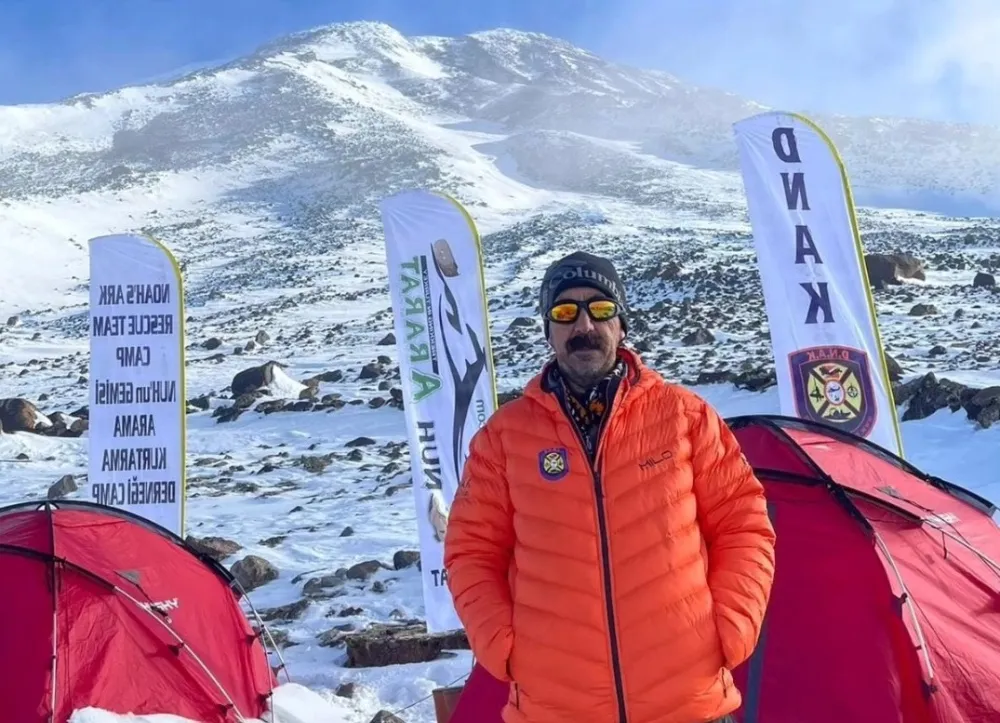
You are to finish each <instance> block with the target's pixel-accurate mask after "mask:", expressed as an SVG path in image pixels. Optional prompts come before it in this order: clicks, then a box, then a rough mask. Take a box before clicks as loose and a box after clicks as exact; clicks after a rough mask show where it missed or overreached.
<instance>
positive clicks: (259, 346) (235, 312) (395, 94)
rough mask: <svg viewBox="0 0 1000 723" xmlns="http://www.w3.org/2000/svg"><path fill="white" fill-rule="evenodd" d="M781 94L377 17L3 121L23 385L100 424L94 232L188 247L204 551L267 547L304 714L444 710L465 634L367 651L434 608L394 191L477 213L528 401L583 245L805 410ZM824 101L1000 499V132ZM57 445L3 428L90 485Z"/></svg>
mask: <svg viewBox="0 0 1000 723" xmlns="http://www.w3.org/2000/svg"><path fill="white" fill-rule="evenodd" d="M763 109H764V108H763V106H761V105H760V104H758V103H755V102H753V101H752V100H747V99H741V98H739V97H737V96H734V95H732V94H729V93H725V92H722V91H715V90H710V89H704V88H697V87H693V86H690V85H687V84H685V83H684V82H682V81H681V80H679V79H677V78H673V77H672V76H669V75H667V74H664V73H660V72H651V71H644V70H639V69H634V68H628V67H623V66H619V65H615V64H613V63H610V62H607V61H605V60H603V59H602V58H600V57H597V56H595V55H593V54H591V53H588V52H586V51H583V50H581V49H579V48H575V47H573V46H571V45H569V44H567V43H565V42H562V41H559V40H556V39H553V38H549V37H546V36H543V35H537V34H530V33H523V32H519V31H511V30H494V31H490V32H486V33H478V34H474V35H470V36H464V37H457V38H446V37H404V36H403V35H401V34H400V33H398V32H397V31H396V30H394V29H393V28H391V27H388V26H386V25H381V24H377V23H352V24H345V25H335V26H330V27H324V28H319V29H317V30H315V31H310V32H307V33H302V34H298V35H294V36H290V37H286V38H282V39H280V40H278V41H276V42H275V43H272V44H271V45H269V46H267V47H264V48H261V49H260V50H259V51H258V52H257V53H255V54H254V55H252V56H249V57H246V58H242V59H239V60H236V61H233V62H231V63H228V64H226V65H224V66H221V67H217V68H210V69H202V70H199V71H197V72H195V73H193V74H190V75H188V76H185V77H183V78H180V79H178V80H174V81H171V82H166V83H162V84H159V85H147V86H141V87H134V88H123V89H121V90H118V91H115V92H113V93H108V94H104V95H86V96H79V97H76V98H72V99H69V100H67V101H65V102H63V103H58V104H52V105H41V106H24V107H12V108H0V254H2V259H3V261H2V263H0V348H2V350H3V353H2V354H0V388H2V392H0V397H4V398H23V399H27V400H29V401H31V402H32V403H33V404H34V405H36V406H37V408H38V409H39V410H41V411H42V412H43V413H44V415H45V418H46V421H47V422H48V421H50V420H57V421H58V423H55V424H54V426H53V425H50V426H53V428H57V429H63V430H72V428H73V427H74V423H75V422H77V421H78V420H79V419H80V418H81V417H84V416H85V415H86V410H85V409H83V407H85V405H86V404H87V389H88V386H87V379H86V374H87V369H88V365H87V360H88V356H87V349H88V346H87V344H88V339H87V335H86V318H87V317H86V314H87V284H88V276H89V271H88V255H87V254H88V252H87V245H86V244H87V240H88V239H89V238H91V237H94V236H98V235H102V234H109V233H127V232H138V231H141V232H146V233H150V234H152V235H154V236H155V237H156V238H158V239H159V240H161V241H163V242H164V243H165V244H167V245H168V246H169V247H170V248H171V249H172V250H173V251H174V253H175V254H176V255H177V256H178V258H179V259H180V260H181V262H182V266H183V271H184V278H185V284H186V291H187V314H188V316H189V320H188V322H187V325H186V326H187V332H188V370H187V378H188V390H187V391H188V398H189V400H190V404H191V413H190V414H189V415H188V426H189V443H188V453H189V458H188V464H189V496H190V499H189V503H188V507H187V509H188V516H189V518H188V519H189V522H188V526H189V532H190V534H191V535H193V536H194V537H196V538H198V539H199V540H203V541H204V540H205V539H206V538H217V539H215V540H208V541H207V542H205V544H212V545H214V546H215V549H217V550H218V554H219V557H220V558H222V559H223V560H224V562H225V564H226V565H227V566H232V565H233V564H235V563H237V562H238V561H240V560H242V559H243V558H245V557H246V556H249V555H253V556H257V557H259V558H262V559H263V560H265V561H266V563H267V565H268V568H267V569H268V570H269V574H268V575H266V576H265V577H264V578H263V579H260V580H255V581H252V584H251V586H252V587H253V589H252V591H251V593H250V598H251V600H252V602H253V605H254V607H255V608H257V609H258V610H260V611H261V614H262V615H263V616H264V618H265V619H266V620H267V621H268V625H269V626H270V628H271V630H272V632H273V633H274V635H275V638H276V639H277V640H278V642H279V644H280V646H281V654H282V656H283V658H284V659H285V661H286V662H287V665H288V667H287V672H288V674H289V677H290V678H291V680H292V681H293V683H286V684H285V686H284V687H283V688H282V689H281V692H280V694H279V696H278V701H279V703H280V705H279V707H280V706H282V705H283V706H284V709H283V712H282V711H281V710H279V711H278V716H279V720H280V721H281V723H318V722H319V721H344V723H368V721H370V720H371V719H372V717H373V716H374V715H375V714H376V713H377V712H378V711H381V710H386V711H392V712H396V713H397V715H399V716H400V718H402V719H403V720H404V721H406V723H429V722H430V721H433V720H434V708H433V703H432V701H431V700H430V699H429V696H430V693H431V691H432V690H433V689H434V688H437V687H443V686H447V685H451V684H455V683H456V682H460V681H461V680H462V679H463V677H464V675H466V674H467V673H468V671H469V669H470V665H471V663H470V658H469V655H468V653H467V651H459V652H456V653H452V654H450V655H448V656H442V657H439V658H438V659H435V660H433V661H430V662H424V663H412V664H398V665H378V666H372V667H347V665H346V661H347V654H346V652H345V647H344V639H345V636H347V635H349V634H351V633H354V632H358V631H363V630H366V629H368V628H369V626H371V625H377V624H386V623H392V622H397V623H402V622H407V623H408V624H412V625H419V621H420V620H421V619H422V616H423V601H422V598H421V592H420V582H419V578H418V575H417V570H416V568H415V567H414V563H415V561H416V559H417V558H416V557H415V555H416V550H417V535H416V522H415V510H414V504H413V498H412V491H411V485H410V479H409V473H408V472H409V461H408V455H407V451H406V445H405V429H404V422H403V413H402V412H401V411H400V408H399V404H398V403H397V400H398V399H399V395H400V392H399V369H398V365H397V353H396V347H395V343H394V340H393V338H392V336H391V332H392V330H393V324H392V315H391V310H390V308H389V307H390V301H389V295H388V289H387V278H386V269H385V253H384V245H383V238H382V232H381V225H380V222H379V218H378V214H377V207H376V204H377V202H378V201H379V200H380V199H381V198H383V197H385V196H387V195H390V194H392V193H395V192H397V191H399V190H403V189H406V188H420V187H422V188H430V189H436V190H442V191H446V192H448V193H451V194H453V195H455V196H456V197H457V198H458V199H459V200H460V201H461V202H462V203H463V204H465V205H466V207H467V208H468V209H469V210H470V212H471V213H472V215H473V216H474V217H475V219H476V222H477V223H478V225H479V227H480V230H481V231H482V233H483V236H484V244H485V252H486V266H487V268H486V279H487V284H488V291H489V301H490V313H491V324H492V334H493V346H494V353H495V356H496V362H497V373H498V383H499V386H500V389H501V391H502V392H505V393H509V392H514V391H516V390H518V389H520V388H521V387H522V386H523V385H524V383H525V382H526V381H527V379H528V378H529V377H530V376H531V375H532V374H533V373H534V372H535V371H537V369H538V368H539V367H540V365H541V363H542V362H543V360H544V359H545V358H546V356H547V354H546V348H545V345H544V343H543V339H542V331H541V323H540V321H539V320H538V317H537V313H536V309H535V304H536V288H537V284H538V282H539V279H540V277H541V273H542V271H543V270H544V268H545V266H546V265H547V264H548V263H549V262H550V261H552V260H553V259H555V258H557V257H558V256H559V255H561V254H563V253H566V252H569V251H571V250H575V249H578V248H583V249H587V250H590V251H594V252H596V253H601V254H604V255H608V256H611V257H612V258H614V260H615V261H616V263H617V264H618V265H619V268H620V271H621V274H622V276H623V277H624V278H625V279H626V285H627V287H628V293H629V295H630V298H631V300H632V303H633V305H634V306H635V308H636V311H635V312H634V320H633V322H632V328H633V330H634V335H633V339H632V341H633V343H634V344H635V346H636V347H637V349H639V350H640V351H641V353H642V354H643V355H644V357H645V358H646V359H647V360H648V361H649V362H650V363H651V364H653V365H654V366H655V367H657V368H658V369H659V370H660V371H661V372H662V373H664V374H665V375H666V376H667V377H668V378H670V379H673V380H675V381H680V382H682V383H685V384H689V385H690V386H692V387H693V388H694V389H695V390H697V391H698V392H700V393H702V394H704V395H705V396H706V397H707V398H708V399H709V400H710V401H712V402H713V403H715V404H716V405H717V406H718V408H719V409H720V410H721V411H722V412H723V413H724V414H725V415H736V414H743V413H750V412H776V411H777V410H778V402H777V395H776V392H775V388H774V386H773V378H772V376H773V366H774V363H773V359H772V356H771V348H770V343H769V338H768V331H767V320H766V318H765V316H764V310H763V303H762V299H761V291H760V283H759V278H758V275H757V270H756V261H755V256H754V252H753V245H752V240H751V236H750V229H749V224H748V222H747V219H746V208H745V200H744V197H743V191H742V184H741V182H740V179H739V177H738V175H737V174H736V149H735V144H734V142H733V139H732V131H731V124H732V123H733V122H734V121H736V120H739V119H740V118H743V117H745V116H748V115H751V114H753V113H757V112H759V111H761V110H763ZM789 110H799V109H789ZM804 110H805V112H808V109H804ZM814 119H815V120H816V121H817V122H818V123H819V124H820V125H822V126H823V127H825V128H826V129H827V130H828V131H829V132H830V134H831V136H832V137H833V140H834V141H835V143H836V144H837V145H838V146H839V148H840V149H841V151H842V153H843V155H844V157H845V161H846V165H847V168H848V171H849V173H850V176H851V179H852V181H853V184H854V189H855V191H856V195H857V198H858V200H859V202H860V204H861V205H862V207H863V208H862V209H861V211H860V212H859V215H860V223H861V228H862V233H863V236H864V241H865V245H866V249H867V250H868V251H870V252H884V253H895V252H903V253H908V254H911V255H913V256H914V257H916V258H917V259H919V260H920V262H922V265H923V268H924V273H923V276H924V278H923V279H922V280H921V279H919V278H910V279H905V280H904V281H903V283H902V284H899V285H891V286H887V287H885V288H883V289H879V290H878V291H876V293H875V299H876V304H877V308H878V313H879V321H880V324H881V328H882V332H883V337H884V339H885V341H886V345H887V349H888V352H889V353H890V354H891V355H892V356H893V358H894V359H895V360H896V361H897V362H898V363H899V366H900V369H899V370H898V387H897V394H898V399H899V400H900V406H899V410H898V411H899V414H900V415H902V416H903V418H904V419H905V421H904V422H903V424H902V427H903V436H904V443H905V448H906V453H907V456H908V458H909V460H910V461H911V462H913V463H915V464H917V465H918V466H920V467H923V468H924V469H926V470H927V471H930V472H933V473H935V474H937V475H939V476H942V477H945V478H948V479H950V480H952V481H954V482H956V483H958V484H962V485H965V486H967V487H970V488H972V489H974V490H976V491H978V492H980V493H981V494H984V495H985V496H987V497H990V498H992V499H994V500H997V501H1000V431H998V429H1000V427H998V426H997V425H996V424H994V422H996V419H995V418H990V417H989V415H985V416H984V414H979V413H978V412H976V413H972V412H969V411H967V408H971V407H968V405H966V404H965V401H967V400H968V399H969V398H971V397H970V395H971V394H973V392H972V391H970V390H975V389H992V390H993V391H996V389H997V388H998V387H1000V371H998V370H1000V363H998V362H1000V334H998V333H997V330H998V328H1000V327H998V323H1000V318H998V317H1000V311H998V303H997V302H998V300H1000V297H998V296H997V286H996V283H995V279H994V274H995V273H996V272H997V270H998V269H1000V223H998V222H997V221H996V219H994V218H990V217H988V216H989V215H990V214H993V215H995V213H996V209H997V208H998V206H1000V128H991V127H980V128H972V127H970V126H967V125H948V124H943V123H931V122H926V121H919V120H909V119H883V118H847V117H839V116H838V117H823V116H816V117H815V118H814ZM969 214H979V215H980V216H982V217H976V216H971V215H969ZM269 361H273V362H277V364H276V365H271V366H270V368H271V369H272V371H273V377H272V379H273V381H271V383H270V384H269V387H268V392H269V394H268V395H267V396H265V397H262V398H260V399H255V400H252V401H251V402H250V403H249V404H248V403H246V402H240V403H239V404H237V402H238V401H239V400H237V399H235V398H234V394H233V390H232V389H231V385H232V383H233V378H234V376H235V375H236V374H237V373H238V372H240V371H243V370H245V369H248V368H251V367H258V366H262V365H264V364H265V363H266V362H269ZM930 373H933V376H927V375H928V374H930ZM993 391H991V392H988V393H987V395H990V394H992V393H993ZM996 396H997V398H1000V395H996ZM991 398H992V397H991ZM240 405H243V406H240ZM998 409H1000V407H998ZM58 413H64V414H68V415H70V416H69V417H58V416H56V415H57V414H58ZM977 414H978V417H977ZM77 426H79V425H77ZM49 431H50V433H48V434H37V433H26V432H15V433H10V434H3V435H0V478H2V479H3V482H2V483H0V503H10V502H15V501H21V500H25V499H37V498H39V497H45V496H46V494H52V495H54V496H58V495H68V496H70V497H74V496H76V495H77V494H78V492H76V491H75V488H76V484H75V483H76V481H78V480H79V479H80V478H81V476H82V475H83V474H84V473H85V472H86V468H87V465H86V436H74V435H73V434H67V435H62V436H59V435H55V434H52V433H51V429H50V430H49ZM387 662H391V661H387ZM283 680H284V678H283ZM118 713H126V711H119V712H118ZM163 713H164V714H165V715H169V714H170V711H163ZM282 716H284V717H282ZM72 720H73V723H117V722H118V721H122V722H123V721H124V720H129V721H133V720H138V719H134V718H121V717H119V716H116V715H114V714H113V713H109V712H102V711H94V710H83V711H78V712H77V713H76V714H75V716H74V717H73V719H72ZM144 720H145V721H146V723H167V722H168V721H169V722H170V723H174V721H175V719H173V718H169V717H161V718H156V717H147V718H146V719H144Z"/></svg>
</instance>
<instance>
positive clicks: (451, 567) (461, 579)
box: [444, 424, 514, 681]
mask: <svg viewBox="0 0 1000 723" xmlns="http://www.w3.org/2000/svg"><path fill="white" fill-rule="evenodd" d="M494 435H495V432H493V431H492V430H491V429H490V426H489V424H487V425H486V426H485V427H483V428H482V429H480V430H479V431H478V432H477V433H476V435H475V436H474V437H473V438H472V441H471V442H470V444H469V457H468V459H467V460H466V461H465V467H464V471H463V473H462V480H461V484H460V485H459V488H458V491H457V492H456V493H455V498H454V500H453V501H452V506H451V512H450V513H449V515H448V528H447V532H446V533H445V541H444V565H445V569H446V570H447V571H448V587H449V589H450V591H451V595H452V598H453V600H454V603H455V612H456V613H457V614H458V617H459V619H460V620H461V621H462V625H463V626H464V627H465V632H466V635H467V636H468V638H469V646H470V647H471V648H472V652H473V654H474V655H475V657H476V658H477V659H478V661H479V662H480V663H481V664H482V666H483V667H484V668H486V670H488V671H489V672H490V673H491V674H492V675H493V677H495V678H497V679H499V680H502V681H509V680H510V676H509V674H508V670H507V661H508V658H509V657H510V652H511V645H512V643H513V623H512V617H513V602H512V600H511V592H510V584H509V578H508V572H509V568H510V563H511V559H512V557H513V554H514V521H513V519H512V508H511V504H510V496H509V493H508V489H507V480H506V476H505V471H504V464H503V453H502V451H501V449H500V446H499V444H498V441H497V440H496V439H495V436H494Z"/></svg>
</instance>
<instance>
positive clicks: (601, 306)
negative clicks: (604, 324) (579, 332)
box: [545, 299, 621, 324]
mask: <svg viewBox="0 0 1000 723" xmlns="http://www.w3.org/2000/svg"><path fill="white" fill-rule="evenodd" d="M580 309H586V310H587V315H588V316H590V318H591V319H593V320H594V321H610V320H611V319H614V318H615V317H616V316H618V314H619V313H621V308H620V307H619V306H618V304H617V303H616V302H614V301H611V300H610V299H592V300H590V301H560V302H558V303H557V304H554V305H553V306H552V307H551V308H550V309H549V310H548V312H547V313H546V314H545V316H546V317H547V318H548V319H549V321H554V322H555V323H557V324H572V323H573V322H574V321H576V320H577V317H579V316H580Z"/></svg>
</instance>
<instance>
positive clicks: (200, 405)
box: [188, 394, 211, 412]
mask: <svg viewBox="0 0 1000 723" xmlns="http://www.w3.org/2000/svg"><path fill="white" fill-rule="evenodd" d="M188 406H189V407H194V408H195V409H197V410H199V411H201V412H207V411H208V409H209V407H210V406H211V397H209V395H208V394H202V395H201V396H200V397H195V398H194V399H189V400H188Z"/></svg>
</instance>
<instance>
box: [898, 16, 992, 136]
mask: <svg viewBox="0 0 1000 723" xmlns="http://www.w3.org/2000/svg"><path fill="white" fill-rule="evenodd" d="M942 10H943V11H942ZM926 23H927V27H926V28H925V29H926V38H925V41H924V42H923V43H922V44H921V45H920V46H919V47H918V48H917V49H916V52H915V53H914V56H913V58H912V60H913V63H912V65H911V66H910V67H909V69H908V75H909V79H910V82H911V83H912V84H913V85H915V86H917V87H926V88H939V89H942V92H945V93H946V94H947V97H946V98H944V99H942V100H943V102H944V103H945V104H946V105H947V104H948V103H950V104H952V105H955V106H957V107H958V109H959V110H960V111H961V112H962V114H963V115H970V116H976V117H981V118H984V119H985V120H987V121H989V122H992V123H1000V48H998V44H1000V3H997V2H995V0H944V1H943V2H942V3H941V6H940V8H939V10H938V12H936V13H934V17H932V18H927V20H926Z"/></svg>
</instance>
